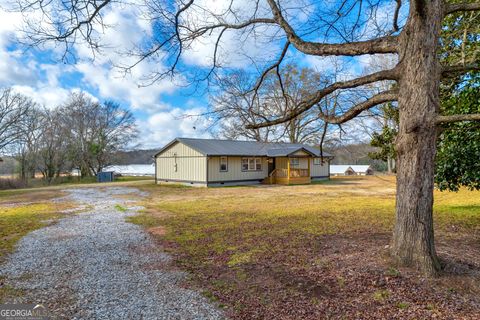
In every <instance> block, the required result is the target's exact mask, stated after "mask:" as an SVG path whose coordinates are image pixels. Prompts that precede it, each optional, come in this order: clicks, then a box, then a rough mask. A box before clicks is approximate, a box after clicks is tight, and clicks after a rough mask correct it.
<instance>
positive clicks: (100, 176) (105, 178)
mask: <svg viewBox="0 0 480 320" xmlns="http://www.w3.org/2000/svg"><path fill="white" fill-rule="evenodd" d="M114 180H115V173H114V172H113V171H102V172H99V173H97V182H113V181H114Z"/></svg>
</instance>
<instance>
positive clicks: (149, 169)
mask: <svg viewBox="0 0 480 320" xmlns="http://www.w3.org/2000/svg"><path fill="white" fill-rule="evenodd" d="M103 171H114V172H115V173H117V174H121V175H123V176H154V175H155V165H154V164H129V165H118V166H117V165H115V166H108V167H106V168H105V169H103Z"/></svg>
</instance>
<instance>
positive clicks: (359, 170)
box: [330, 165, 373, 176]
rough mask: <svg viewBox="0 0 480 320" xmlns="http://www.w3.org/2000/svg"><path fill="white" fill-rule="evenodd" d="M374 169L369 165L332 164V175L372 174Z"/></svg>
mask: <svg viewBox="0 0 480 320" xmlns="http://www.w3.org/2000/svg"><path fill="white" fill-rule="evenodd" d="M372 174H373V169H372V167H370V166H369V165H330V175H332V176H354V175H360V176H365V175H372Z"/></svg>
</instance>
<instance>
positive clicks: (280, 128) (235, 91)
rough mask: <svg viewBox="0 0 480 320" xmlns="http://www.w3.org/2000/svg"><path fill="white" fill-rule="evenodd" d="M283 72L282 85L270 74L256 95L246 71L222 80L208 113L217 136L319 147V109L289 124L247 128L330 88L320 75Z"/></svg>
mask: <svg viewBox="0 0 480 320" xmlns="http://www.w3.org/2000/svg"><path fill="white" fill-rule="evenodd" d="M282 72H283V79H284V80H283V82H279V81H278V78H277V77H276V75H275V73H274V72H271V73H269V74H268V75H267V76H266V80H265V85H264V86H263V87H262V89H261V90H258V91H257V92H253V91H251V90H249V89H250V88H251V84H252V79H251V78H252V76H251V74H249V73H247V72H245V71H241V70H240V71H235V72H233V73H230V74H228V76H225V77H224V78H222V79H221V81H219V83H218V85H217V88H216V89H217V90H216V91H217V92H218V94H217V95H214V96H213V97H212V99H211V100H212V102H211V104H212V107H211V112H209V116H213V118H214V119H215V121H214V123H218V124H219V130H218V131H214V132H215V133H216V134H219V135H221V136H223V137H226V138H229V139H238V138H246V139H252V140H257V141H289V142H292V143H312V144H318V142H319V141H320V139H321V135H322V129H323V128H324V123H323V121H321V120H320V119H319V117H318V116H317V112H318V111H317V109H318V108H319V107H318V106H317V107H316V108H312V109H311V110H309V111H308V112H305V113H303V114H301V115H299V116H297V117H295V118H294V119H292V120H290V121H288V122H286V123H282V124H279V125H276V126H269V127H262V128H247V127H252V126H255V125H256V124H258V123H261V122H263V121H265V117H266V116H268V117H278V116H281V115H283V114H285V113H288V112H290V111H291V110H293V109H295V106H296V105H297V104H299V103H300V102H301V101H302V99H303V98H304V97H305V96H307V95H308V94H309V93H310V92H311V91H313V90H315V88H318V87H321V86H325V85H326V84H328V80H327V79H322V77H321V75H320V73H318V72H315V71H314V70H313V69H310V68H298V67H297V66H294V65H287V66H286V67H285V69H284V70H282ZM329 98H330V97H329ZM330 100H331V99H324V100H322V102H321V103H323V104H325V103H331V101H330Z"/></svg>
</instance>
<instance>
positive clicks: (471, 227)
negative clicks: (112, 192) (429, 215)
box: [131, 176, 480, 319]
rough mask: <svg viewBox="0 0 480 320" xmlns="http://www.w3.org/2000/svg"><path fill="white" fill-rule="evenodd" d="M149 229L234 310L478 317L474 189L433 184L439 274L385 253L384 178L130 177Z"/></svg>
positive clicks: (479, 252) (478, 204)
mask: <svg viewBox="0 0 480 320" xmlns="http://www.w3.org/2000/svg"><path fill="white" fill-rule="evenodd" d="M141 188H142V189H144V190H147V191H149V192H150V198H149V199H148V201H146V202H145V206H146V207H147V210H146V211H145V213H143V214H141V215H139V216H136V217H133V218H131V221H132V222H134V223H138V224H140V225H143V226H145V227H146V228H147V229H148V230H150V231H151V232H152V234H155V235H156V236H157V237H158V239H159V242H160V243H161V245H163V246H164V247H166V248H167V249H168V250H170V251H171V252H172V253H173V254H174V256H175V257H176V261H177V263H178V265H179V266H181V267H182V268H184V269H185V270H188V271H189V272H190V273H191V274H192V275H193V279H192V280H193V281H192V284H194V285H198V286H200V287H202V288H203V289H204V290H205V295H207V296H208V297H210V298H211V299H213V300H216V301H218V302H219V303H220V304H221V305H223V306H224V307H225V308H226V311H227V313H228V314H229V315H230V316H231V317H233V318H238V319H255V318H256V319H271V318H281V319H298V318H302V319H310V318H311V319H324V318H347V319H351V318H364V319H365V318H387V319H391V318H401V319H425V318H432V317H439V318H462V317H463V318H465V319H476V318H478V317H480V312H479V305H480V298H479V296H480V241H479V239H480V237H479V236H480V192H474V191H468V190H461V191H460V192H458V193H449V192H435V208H434V211H435V223H436V225H435V227H436V236H437V248H438V252H439V254H440V256H441V258H442V259H443V261H444V264H445V274H444V275H443V276H442V277H440V278H438V279H429V280H427V281H425V280H424V279H423V278H422V277H421V276H420V275H419V274H417V273H416V272H415V271H414V270H410V269H402V268H398V267H397V266H395V265H394V264H392V263H391V261H390V259H389V256H388V245H389V242H390V235H391V230H392V226H393V222H394V201H395V199H394V198H395V180H394V178H393V177H381V176H380V177H341V178H335V179H332V180H331V181H325V182H323V183H317V184H314V185H309V186H282V187H280V186H268V187H267V186H264V187H235V188H212V189H203V188H202V189H201V188H188V187H184V188H182V187H170V186H155V185H146V184H144V185H141Z"/></svg>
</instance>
